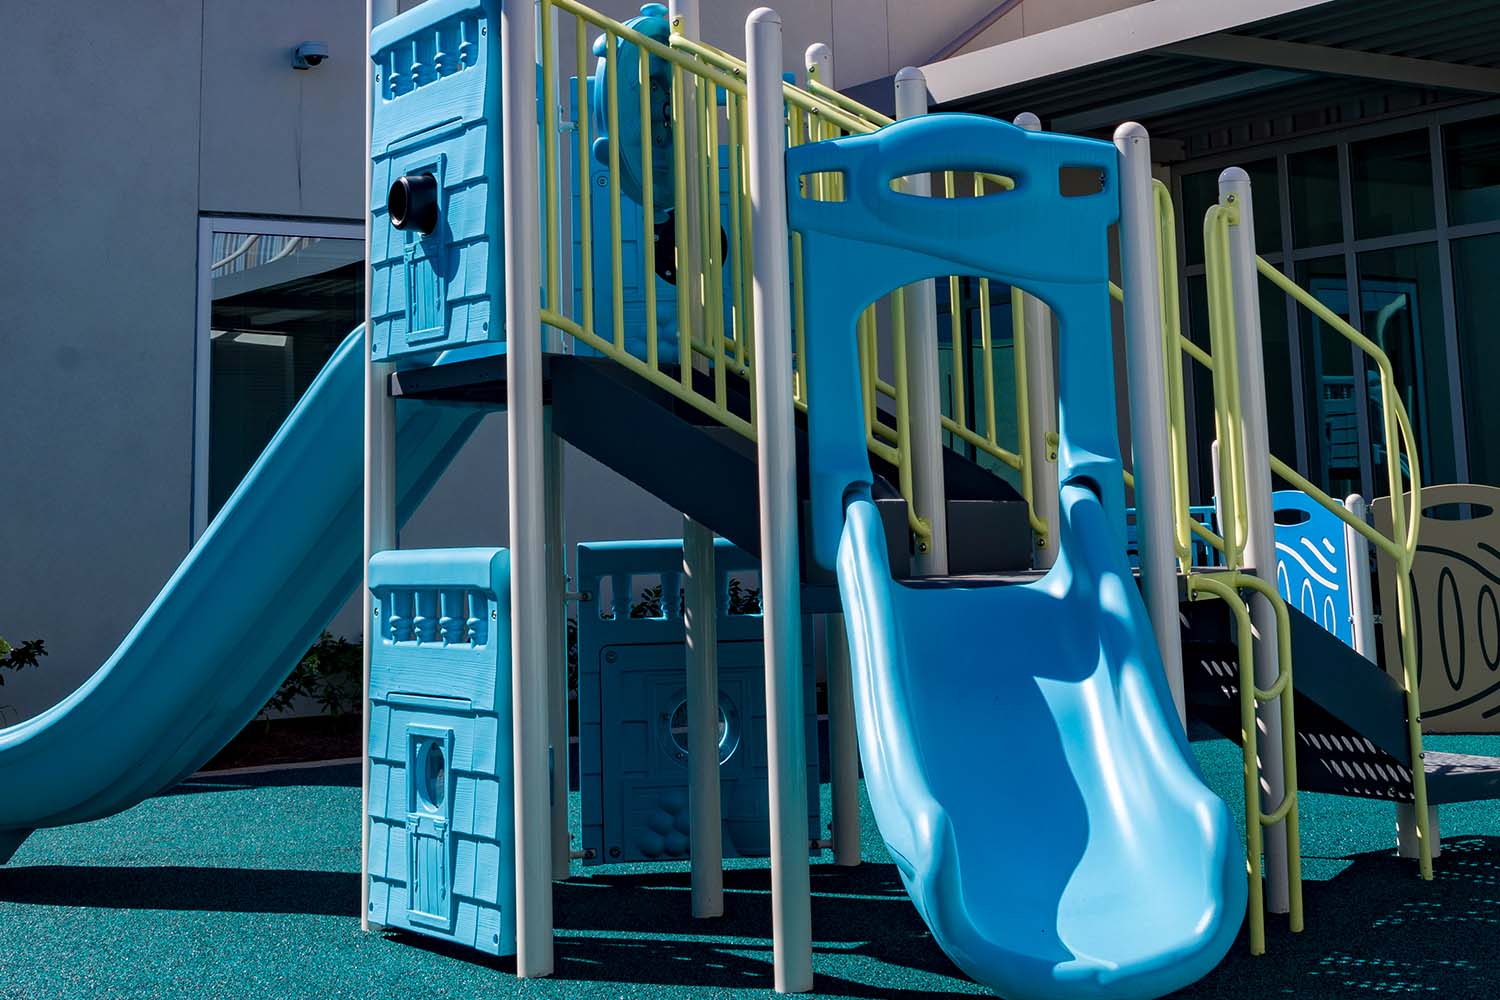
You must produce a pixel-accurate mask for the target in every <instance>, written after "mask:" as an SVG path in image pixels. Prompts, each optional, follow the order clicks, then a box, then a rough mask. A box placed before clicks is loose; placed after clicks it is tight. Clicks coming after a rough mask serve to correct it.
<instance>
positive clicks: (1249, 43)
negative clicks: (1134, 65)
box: [1158, 32, 1500, 94]
mask: <svg viewBox="0 0 1500 1000" xmlns="http://www.w3.org/2000/svg"><path fill="white" fill-rule="evenodd" d="M1158 51H1159V52H1160V53H1162V54H1164V55H1175V56H1186V57H1189V58H1193V59H1208V60H1212V61H1214V62H1232V63H1250V64H1253V65H1256V66H1262V67H1276V68H1279V69H1284V70H1297V71H1301V72H1305V73H1321V74H1325V75H1330V76H1352V77H1360V78H1363V79H1370V80H1383V81H1386V82H1388V83H1404V84H1409V85H1411V86H1415V87H1432V88H1436V89H1441V90H1464V91H1470V92H1472V93H1476V94H1500V69H1491V68H1489V67H1486V66H1465V65H1462V64H1460V63H1449V62H1439V61H1437V60H1434V59H1413V58H1410V57H1409V56H1392V55H1385V54H1383V53H1379V52H1362V51H1359V50H1358V49H1343V48H1337V47H1335V46H1331V45H1309V44H1306V43H1304V42H1282V41H1277V40H1275V39H1272V38H1251V37H1249V36H1246V35H1236V34H1232V33H1228V32H1220V33H1217V34H1212V35H1204V36H1203V37H1201V38H1192V39H1188V40H1186V41H1182V42H1177V43H1175V44H1173V45H1168V46H1166V47H1164V48H1162V49H1159V50H1158Z"/></svg>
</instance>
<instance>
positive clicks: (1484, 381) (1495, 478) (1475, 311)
mask: <svg viewBox="0 0 1500 1000" xmlns="http://www.w3.org/2000/svg"><path fill="white" fill-rule="evenodd" d="M1453 285H1454V289H1453V290H1454V300H1455V305H1456V306H1457V311H1458V356H1459V362H1460V370H1461V374H1462V376H1463V396H1464V399H1463V402H1464V430H1465V432H1466V434H1467V437H1468V449H1469V477H1468V478H1469V481H1470V482H1472V483H1488V484H1489V485H1491V486H1500V392H1497V391H1496V388H1495V376H1496V373H1500V233H1492V234H1490V235H1488V236H1473V237H1470V238H1469V239H1466V240H1455V241H1454V243H1453Z"/></svg>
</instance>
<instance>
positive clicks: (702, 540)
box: [682, 517, 724, 917]
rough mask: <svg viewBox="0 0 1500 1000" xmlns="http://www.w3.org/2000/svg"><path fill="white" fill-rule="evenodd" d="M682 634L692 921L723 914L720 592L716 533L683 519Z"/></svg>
mask: <svg viewBox="0 0 1500 1000" xmlns="http://www.w3.org/2000/svg"><path fill="white" fill-rule="evenodd" d="M682 579H683V585H684V590H685V592H686V593H685V599H684V606H683V609H682V612H683V615H682V618H683V622H682V624H683V635H684V638H685V639H686V642H687V726H688V735H687V747H688V815H689V818H690V820H691V822H692V840H691V844H690V846H691V848H692V854H691V860H690V864H691V867H692V879H693V916H695V917H722V916H723V915H724V843H723V836H724V830H723V820H722V817H723V811H722V809H721V808H720V804H719V592H718V586H717V580H718V573H717V570H716V569H715V566H714V533H713V532H712V531H710V530H709V529H708V528H706V527H704V526H703V525H701V524H699V523H698V522H697V521H694V520H693V519H692V518H690V517H683V519H682Z"/></svg>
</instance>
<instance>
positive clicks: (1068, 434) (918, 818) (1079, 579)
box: [787, 115, 1247, 1000]
mask: <svg viewBox="0 0 1500 1000" xmlns="http://www.w3.org/2000/svg"><path fill="white" fill-rule="evenodd" d="M1079 167H1083V168H1086V169H1087V170H1089V171H1097V173H1098V178H1099V185H1098V187H1099V190H1098V192H1097V193H1094V194H1089V195H1085V196H1081V197H1064V196H1063V194H1062V193H1061V191H1060V187H1059V183H1060V177H1061V172H1062V171H1063V170H1064V168H1069V169H1070V170H1072V169H1076V168H1079ZM787 169H788V191H789V197H790V198H791V204H790V207H789V213H790V217H791V224H792V228H793V230H794V231H797V232H800V233H801V236H802V247H803V260H804V264H805V267H806V269H807V273H806V275H805V278H806V281H805V285H804V287H805V289H806V300H805V310H806V316H807V319H808V335H807V342H808V351H809V357H808V368H809V372H810V380H811V381H810V399H811V407H810V411H809V412H810V425H809V426H810V435H811V448H810V454H811V458H810V465H811V468H810V473H811V482H812V490H813V497H812V517H813V524H812V529H813V540H814V542H813V544H814V549H815V555H816V558H817V560H818V562H819V563H821V564H822V565H824V566H827V567H832V568H836V570H837V574H838V580H839V588H840V592H841V594H842V598H843V604H844V610H845V615H846V621H847V628H848V633H849V645H850V653H851V660H852V663H853V670H854V695H855V711H856V717H857V721H858V728H859V743H860V756H861V760H862V762H863V765H864V768H865V775H866V781H867V787H868V790H869V795H870V800H871V804H872V806H873V808H874V812H875V818H876V820H877V822H878V824H879V826H880V831H881V835H882V837H883V838H884V839H885V842H886V846H887V847H888V848H889V849H890V852H891V854H892V856H893V857H894V858H895V860H896V865H897V867H898V869H899V870H900V872H901V876H902V879H903V881H904V882H905V884H906V887H907V891H908V892H909V893H910V895H911V898H912V900H913V902H914V903H915V904H916V906H917V909H918V910H919V911H920V912H921V914H922V916H923V918H924V919H925V920H926V922H927V924H928V926H929V927H930V928H931V930H932V933H933V936H934V937H935V938H936V939H937V941H938V943H939V944H940V945H941V946H942V947H943V949H944V950H945V951H946V952H947V953H948V954H949V955H950V956H951V957H952V958H953V960H954V961H955V962H957V963H958V965H959V966H960V967H961V968H962V969H963V970H964V971H965V972H967V973H968V974H969V975H970V976H972V977H974V978H975V979H976V980H978V981H980V982H982V983H984V984H986V985H988V986H989V987H991V988H992V989H994V990H995V991H996V992H998V993H999V994H1000V995H1002V996H1005V997H1008V998H1011V1000H1026V998H1047V1000H1059V998H1065V997H1075V996H1076V997H1085V996H1087V997H1119V998H1137V997H1155V996H1160V995H1162V994H1165V993H1169V992H1171V991H1172V990H1174V989H1177V988H1179V987H1181V986H1184V985H1186V984H1188V983H1191V982H1193V981H1194V980H1196V979H1198V978H1199V977H1201V976H1203V975H1204V974H1205V973H1207V972H1208V971H1209V970H1210V969H1212V968H1213V967H1214V966H1215V965H1216V964H1217V963H1218V962H1219V960H1220V959H1221V958H1222V957H1223V956H1224V954H1225V952H1226V951H1227V950H1228V948H1229V947H1230V945H1231V943H1232V942H1233V939H1234V937H1235V935H1236V933H1237V932H1238V930H1239V926H1240V922H1241V920H1242V919H1243V916H1244V913H1245V905H1246V891H1247V887H1246V880H1245V870H1244V859H1243V855H1242V854H1241V852H1240V846H1239V840H1238V835H1237V833H1236V831H1235V827H1234V826H1233V824H1232V822H1231V817H1230V813H1229V810H1228V808H1227V807H1226V806H1225V804H1224V803H1223V802H1222V801H1220V800H1219V799H1218V798H1216V797H1215V796H1214V794H1213V793H1212V792H1210V791H1209V790H1208V788H1206V787H1205V786H1204V784H1203V781H1202V779H1201V777H1200V775H1199V774H1198V772H1197V770H1196V767H1195V765H1194V763H1193V758H1192V755H1191V753H1190V751H1189V748H1188V745H1187V742H1186V739H1185V737H1184V734H1183V733H1182V730H1181V728H1180V726H1179V725H1178V722H1177V718H1176V714H1175V712H1174V710H1173V708H1172V702H1171V698H1170V695H1169V693H1168V690H1167V687H1166V682H1165V679H1164V676H1163V672H1162V666H1161V663H1160V660H1159V657H1158V654H1157V651H1156V646H1155V642H1154V640H1153V638H1152V631H1151V626H1150V622H1149V620H1148V618H1147V615H1146V610H1145V607H1144V605H1143V603H1142V600H1141V597H1140V594H1139V592H1138V591H1137V589H1136V585H1135V581H1134V579H1133V577H1132V575H1131V571H1130V566H1129V563H1128V561H1127V558H1126V554H1125V545H1124V537H1125V536H1124V509H1123V508H1124V504H1123V495H1122V494H1123V485H1122V474H1121V462H1120V452H1119V443H1118V440H1117V437H1116V433H1115V397H1114V385H1113V380H1114V366H1113V363H1112V361H1111V360H1110V359H1111V357H1112V345H1111V332H1110V314H1109V299H1108V293H1107V287H1106V281H1107V278H1108V256H1107V244H1106V232H1107V227H1108V226H1109V225H1110V224H1111V223H1113V222H1115V221H1116V219H1117V218H1118V214H1119V200H1118V189H1117V186H1116V151H1115V149H1114V147H1113V146H1110V145H1107V144H1104V143H1099V142H1095V141H1091V140H1085V139H1077V138H1072V137H1067V136H1059V135H1048V134H1044V133H1027V132H1024V131H1022V130H1020V129H1017V128H1014V127H1012V126H1010V125H1007V124H1004V123H1001V122H997V121H995V120H993V119H989V118H980V117H975V116H967V115H962V116H961V115H942V116H934V117H932V118H929V119H925V120H923V119H914V120H910V121H906V122H901V123H898V124H896V125H892V126H890V127H887V128H885V129H882V130H880V131H878V132H875V133H872V134H869V135H863V136H855V137H849V138H845V139H838V140H833V141H830V142H822V143H817V144H812V145H806V146H800V147H797V148H794V149H791V150H789V151H788V154H787ZM949 169H952V170H964V171H969V170H976V171H987V172H993V173H997V174H1003V175H1006V176H1009V177H1011V178H1012V179H1014V181H1015V188H1014V190H1012V191H1008V192H1003V193H1000V194H996V195H991V196H986V197H982V198H974V199H957V200H943V199H936V198H924V197H918V196H914V195H909V194H904V193H900V192H897V191H893V190H892V187H891V182H892V181H893V180H894V179H896V178H900V177H905V176H908V175H912V174H916V173H921V172H926V171H933V170H949ZM824 171H828V172H838V173H840V174H842V175H843V177H844V190H845V200H844V201H842V202H818V201H812V200H809V199H807V198H804V197H799V196H798V191H799V187H800V185H799V180H800V179H801V178H802V177H803V176H805V175H807V174H813V173H819V172H824ZM950 274H963V275H973V276H979V277H989V278H991V279H995V280H999V281H1005V282H1008V283H1011V284H1014V285H1016V286H1018V287H1021V288H1023V289H1024V290H1025V291H1027V292H1029V293H1031V294H1034V295H1036V296H1038V297H1039V298H1041V299H1043V300H1045V301H1046V302H1047V303H1048V304H1049V305H1050V306H1051V307H1052V309H1053V310H1054V312H1055V313H1056V315H1057V318H1058V321H1059V324H1060V334H1059V346H1060V372H1059V375H1060V382H1059V400H1060V437H1061V441H1060V448H1059V455H1058V476H1059V482H1060V489H1061V501H1062V502H1061V538H1060V539H1059V546H1060V550H1059V557H1058V559H1057V562H1056V565H1055V566H1054V567H1053V569H1052V570H1051V571H1049V572H1048V573H1047V574H1046V575H1045V576H1041V577H1039V578H1034V579H1031V580H1019V581H1018V580H1011V581H1002V580H994V581H976V580H972V579H968V580H965V579H962V578H950V579H946V580H943V579H936V580H929V581H924V582H921V583H917V584H903V583H897V582H895V581H894V580H893V579H892V576H891V571H890V566H889V559H888V554H887V551H886V541H885V536H884V533H883V532H882V530H881V526H880V519H879V517H878V516H877V514H876V511H875V506H874V504H873V502H872V500H871V496H870V485H871V480H872V476H871V471H870V465H869V458H868V453H867V451H866V445H865V428H864V423H863V416H862V408H861V396H860V382H859V369H858V362H857V358H858V352H857V350H856V345H855V332H854V331H855V320H856V317H857V316H858V314H859V313H860V311H861V310H863V309H864V308H865V306H866V305H867V304H868V303H870V302H872V301H874V300H876V299H878V298H879V297H881V296H882V295H884V294H886V293H888V292H890V291H891V290H893V289H895V288H898V287H901V286H903V285H906V284H910V283H912V282H914V281H919V280H922V279H926V278H937V277H943V276H947V275H950ZM1043 488H1045V487H1043ZM985 584H989V585H985Z"/></svg>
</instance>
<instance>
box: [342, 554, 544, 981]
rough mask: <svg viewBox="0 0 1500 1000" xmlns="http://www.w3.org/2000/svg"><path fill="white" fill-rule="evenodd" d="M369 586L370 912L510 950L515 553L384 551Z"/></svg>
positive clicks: (385, 922)
mask: <svg viewBox="0 0 1500 1000" xmlns="http://www.w3.org/2000/svg"><path fill="white" fill-rule="evenodd" d="M370 590H371V593H372V596H373V602H374V606H373V610H372V616H371V621H370V623H369V632H368V634H369V635H371V636H374V637H375V642H374V645H373V647H372V649H371V653H370V704H369V706H368V708H369V712H370V741H369V745H368V747H367V751H366V752H367V753H368V754H369V758H370V806H369V810H370V811H369V817H368V818H369V823H370V860H369V865H370V876H369V877H370V921H371V922H372V923H375V924H380V925H382V926H386V927H399V928H402V929H405V930H410V931H415V932H417V933H419V934H426V935H429V936H431V937H437V938H442V939H444V940H448V941H453V942H456V943H458V944H462V945H465V946H468V947H471V948H476V949H478V950H480V951H483V952H487V953H488V954H491V955H508V954H512V953H514V951H515V937H516V934H515V916H514V900H515V849H514V846H513V840H512V831H513V830H514V829H515V824H514V805H513V803H514V798H515V797H514V791H513V790H514V787H515V785H514V779H513V776H512V774H513V772H512V765H511V760H512V758H511V723H510V708H511V703H510V559H509V554H508V553H507V552H506V550H504V549H494V548H475V549H429V550H421V549H410V550H405V551H399V552H382V553H380V554H378V555H376V556H375V557H374V558H373V559H371V560H370ZM539 808H543V809H545V808H546V804H545V803H541V804H540V805H539Z"/></svg>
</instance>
